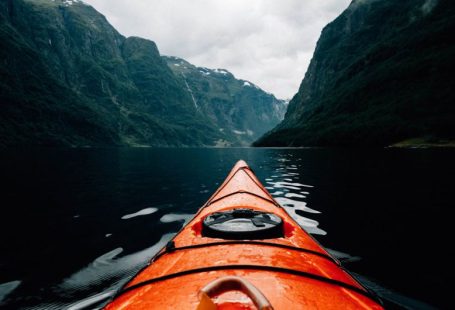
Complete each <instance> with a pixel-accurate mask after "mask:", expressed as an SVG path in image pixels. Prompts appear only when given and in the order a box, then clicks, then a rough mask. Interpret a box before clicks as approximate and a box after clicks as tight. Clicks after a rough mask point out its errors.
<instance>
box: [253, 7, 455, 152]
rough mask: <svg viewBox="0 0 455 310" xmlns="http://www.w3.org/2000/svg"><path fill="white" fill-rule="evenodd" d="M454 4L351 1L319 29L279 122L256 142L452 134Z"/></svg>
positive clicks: (374, 140) (378, 141)
mask: <svg viewBox="0 0 455 310" xmlns="http://www.w3.org/2000/svg"><path fill="white" fill-rule="evenodd" d="M454 33H455V5H454V2H453V1H445V0H440V1H438V0H400V1H396V0H356V1H353V2H352V3H351V5H350V6H349V7H348V8H347V9H346V10H345V11H344V12H343V13H342V14H341V16H339V17H338V18H337V19H335V20H334V21H333V22H332V23H330V24H329V25H327V26H326V27H325V28H324V30H323V31H322V34H321V37H320V39H319V41H318V44H317V47H316V50H315V53H314V56H313V59H312V61H311V64H310V66H309V68H308V71H307V73H306V75H305V78H304V80H303V82H302V84H301V86H300V89H299V92H298V93H297V94H296V95H295V96H294V98H293V99H292V100H291V102H290V104H289V108H288V111H287V113H286V116H285V119H284V121H283V122H282V123H280V124H279V125H278V126H277V127H276V128H274V129H273V130H272V131H270V132H269V133H267V134H266V135H265V136H264V137H262V138H261V139H260V140H259V141H257V142H256V143H255V145H258V146H289V145H292V146H302V145H304V146H336V145H372V146H386V145H390V144H394V143H397V142H400V141H403V140H407V139H414V140H418V141H424V140H427V141H430V142H431V141H433V142H439V143H440V142H444V140H447V141H448V140H453V139H454V138H455V92H454V91H453V90H454V89H455V79H454V78H453V75H454V72H455V57H454V56H455V36H454Z"/></svg>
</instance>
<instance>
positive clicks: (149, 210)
mask: <svg viewBox="0 0 455 310" xmlns="http://www.w3.org/2000/svg"><path fill="white" fill-rule="evenodd" d="M156 211H158V209H157V208H146V209H142V210H140V211H137V212H136V213H131V214H126V215H124V216H122V220H128V219H130V218H133V217H136V216H144V215H149V214H153V213H155V212H156Z"/></svg>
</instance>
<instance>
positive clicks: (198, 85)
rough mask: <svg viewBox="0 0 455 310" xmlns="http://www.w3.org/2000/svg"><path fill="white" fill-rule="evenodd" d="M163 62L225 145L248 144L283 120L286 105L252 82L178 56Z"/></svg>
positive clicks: (164, 57) (167, 58) (165, 58)
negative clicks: (199, 65) (197, 64)
mask: <svg viewBox="0 0 455 310" xmlns="http://www.w3.org/2000/svg"><path fill="white" fill-rule="evenodd" d="M163 59H164V60H165V61H166V62H167V64H168V65H169V67H170V68H171V70H172V71H173V72H174V74H175V75H176V76H177V77H178V78H179V79H180V80H181V81H182V83H184V84H185V86H186V89H187V91H188V92H189V93H190V95H191V97H192V100H193V104H194V106H195V107H196V108H197V109H199V110H200V111H201V112H202V113H203V114H204V115H207V116H208V117H209V118H210V119H211V120H212V121H213V123H215V124H216V126H217V127H218V128H219V130H220V131H221V132H223V133H224V134H225V135H226V137H225V139H226V140H225V143H227V144H233V145H249V144H251V143H252V142H253V141H254V140H256V139H258V138H259V137H260V136H262V135H263V134H264V133H265V132H267V131H268V130H270V129H271V128H273V127H274V126H276V125H277V124H278V123H279V122H280V121H281V120H283V117H284V113H285V112H286V107H287V103H286V102H285V101H284V100H278V99H276V98H275V96H274V95H272V94H269V93H266V92H265V91H263V90H262V89H260V88H259V87H258V86H256V85H254V84H253V83H251V82H249V81H245V80H240V79H236V78H235V77H234V75H232V73H230V72H229V71H227V70H224V69H208V68H204V67H196V66H194V65H192V64H190V63H189V62H187V61H185V60H184V59H181V58H178V57H166V56H163Z"/></svg>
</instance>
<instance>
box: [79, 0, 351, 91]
mask: <svg viewBox="0 0 455 310" xmlns="http://www.w3.org/2000/svg"><path fill="white" fill-rule="evenodd" d="M85 2H86V3H88V4H91V5H93V6H94V7H95V8H96V9H97V10H98V11H100V12H101V13H102V14H104V15H105V16H106V17H107V19H108V20H109V22H111V23H112V25H113V26H114V27H115V28H117V30H119V32H120V33H122V34H123V35H125V36H140V37H144V38H147V39H151V40H153V41H155V42H156V43H157V45H158V48H159V49H160V52H161V53H162V54H163V55H173V56H179V57H182V58H184V59H186V60H188V61H189V62H191V63H193V64H195V65H197V66H204V67H209V68H225V69H228V70H229V71H231V72H232V73H233V74H234V75H235V76H236V77H238V78H241V79H245V80H249V81H252V82H253V83H255V84H257V85H258V86H259V87H261V88H263V89H264V90H266V91H268V92H271V93H273V94H275V95H276V96H277V97H279V98H289V97H292V96H293V95H294V94H295V93H296V92H297V90H298V87H299V85H300V82H301V80H302V79H303V76H304V74H305V71H306V69H307V67H308V64H309V62H310V60H311V57H312V54H313V51H314V48H315V46H316V41H317V39H318V38H319V35H320V32H321V30H322V28H323V27H324V26H325V25H326V24H327V23H329V22H330V21H332V20H333V19H334V18H336V17H337V16H338V15H339V14H340V13H341V12H342V11H343V10H344V9H345V8H346V7H347V6H348V5H349V2H350V0H324V1H321V0H305V1H302V0H248V1H246V0H128V1H124V0H85Z"/></svg>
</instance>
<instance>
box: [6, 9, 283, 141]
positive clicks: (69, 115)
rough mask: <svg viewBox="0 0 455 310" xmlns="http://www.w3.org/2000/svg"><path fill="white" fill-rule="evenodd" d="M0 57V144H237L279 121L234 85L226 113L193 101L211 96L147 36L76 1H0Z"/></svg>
mask: <svg viewBox="0 0 455 310" xmlns="http://www.w3.org/2000/svg"><path fill="white" fill-rule="evenodd" d="M0 57H1V58H0V59H1V61H0V108H1V110H0V111H1V112H0V146H25V145H41V146H71V147H81V146H155V147H160V146H162V147H169V146H171V147H181V146H216V145H242V144H245V143H250V142H252V141H253V139H255V138H257V137H258V136H259V135H260V134H262V133H264V132H266V131H267V130H270V129H271V128H273V126H275V125H276V124H277V123H278V122H279V121H280V120H281V119H280V117H281V118H282V115H281V114H280V113H282V110H280V111H275V110H273V111H272V112H273V113H275V112H276V113H275V114H276V115H275V114H273V113H272V114H273V115H271V116H268V113H269V112H270V111H269V110H268V109H269V108H275V105H274V103H276V102H278V101H277V100H276V99H275V98H274V97H273V96H272V95H267V94H265V93H263V92H259V91H258V92H251V93H248V92H241V91H234V90H232V95H234V96H238V97H239V99H236V100H234V101H233V100H231V101H229V100H224V101H223V100H221V99H220V101H219V102H218V103H219V104H226V106H225V107H219V111H220V113H224V115H223V116H221V115H215V114H214V113H217V111H216V109H217V108H216V107H215V106H214V107H213V108H212V112H210V113H209V112H208V111H209V108H208V107H207V105H206V104H205V103H202V102H203V101H204V100H203V99H200V98H202V97H204V96H205V97H206V98H209V97H210V98H211V96H212V95H211V94H205V93H203V91H198V92H196V90H195V91H194V94H193V93H192V92H191V91H189V89H190V88H188V84H190V85H193V84H195V85H196V84H197V83H199V82H196V81H190V80H188V81H187V80H186V79H182V74H175V71H173V70H171V69H170V68H169V66H168V63H167V61H166V59H163V58H162V57H161V55H160V53H159V51H158V49H157V46H156V45H155V43H154V42H152V41H149V40H145V39H141V38H137V37H129V38H126V37H124V36H122V35H121V34H119V33H118V32H117V31H116V30H115V29H114V28H113V27H112V26H111V25H110V24H109V23H108V21H107V20H106V18H105V17H104V16H103V15H101V14H100V13H98V12H97V11H96V10H95V9H94V8H93V7H91V6H89V5H86V4H85V3H83V2H82V1H78V0H2V1H0ZM188 76H192V74H190V73H188ZM226 83H230V85H231V84H232V85H234V83H233V81H226ZM238 83H240V82H238ZM212 84H213V85H215V84H216V83H211V85H212ZM216 87H218V88H223V89H225V90H226V91H228V90H231V89H233V87H231V86H227V85H223V82H222V81H220V82H219V83H218V84H216ZM209 91H212V89H209ZM230 95H231V93H226V94H225V96H230ZM193 96H196V97H197V99H198V100H200V101H201V107H203V108H200V107H199V106H196V105H195V104H194V98H193ZM219 96H220V97H219V98H222V96H223V95H219ZM213 97H216V96H215V95H213ZM234 103H235V107H234V106H230V105H234ZM242 105H244V106H243V107H242ZM280 108H282V106H280ZM254 109H257V111H256V113H257V114H256V115H257V116H256V117H255V114H254V111H253V110H254ZM277 109H278V108H277ZM230 117H232V119H231V118H230ZM242 117H244V119H243V120H242ZM218 118H219V119H223V121H225V122H226V125H223V127H221V128H220V127H219V126H220V125H221V123H222V122H221V121H218ZM247 122H253V123H254V124H253V125H251V126H249V127H248V126H247ZM234 128H235V129H234ZM233 130H237V131H238V133H239V134H238V135H237V134H235V132H236V131H233ZM247 130H251V132H252V134H251V135H248V134H246V135H245V137H246V138H239V136H242V135H243V132H248V133H249V131H247Z"/></svg>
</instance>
